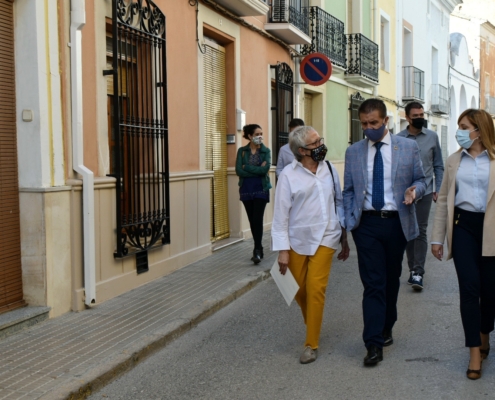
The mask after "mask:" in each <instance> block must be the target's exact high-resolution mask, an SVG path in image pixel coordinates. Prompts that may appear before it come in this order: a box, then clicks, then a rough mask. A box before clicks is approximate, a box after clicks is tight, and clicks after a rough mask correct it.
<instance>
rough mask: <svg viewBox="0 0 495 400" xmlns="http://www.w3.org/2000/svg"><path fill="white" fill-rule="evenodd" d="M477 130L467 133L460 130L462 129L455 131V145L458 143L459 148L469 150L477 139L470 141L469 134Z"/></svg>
mask: <svg viewBox="0 0 495 400" xmlns="http://www.w3.org/2000/svg"><path fill="white" fill-rule="evenodd" d="M477 130H478V128H476V129H473V130H472V131H467V130H462V129H457V132H456V133H455V140H457V143H459V146H461V147H462V148H464V149H466V150H467V149H469V148H470V147H471V146H472V145H473V143H474V141H475V140H476V139H478V138H475V139H471V138H470V137H469V134H470V133H471V132H474V131H477Z"/></svg>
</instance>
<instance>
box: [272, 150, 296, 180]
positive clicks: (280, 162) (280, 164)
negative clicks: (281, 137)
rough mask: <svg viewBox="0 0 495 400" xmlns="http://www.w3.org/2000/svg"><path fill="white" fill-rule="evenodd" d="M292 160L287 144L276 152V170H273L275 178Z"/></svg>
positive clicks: (292, 154)
mask: <svg viewBox="0 0 495 400" xmlns="http://www.w3.org/2000/svg"><path fill="white" fill-rule="evenodd" d="M292 160H294V153H292V151H291V149H290V147H289V143H287V144H284V145H283V146H282V147H281V148H280V150H279V151H278V159H277V168H276V169H275V174H276V175H277V178H278V177H279V175H280V173H281V172H282V170H283V169H284V168H285V167H286V166H287V165H289V164H292Z"/></svg>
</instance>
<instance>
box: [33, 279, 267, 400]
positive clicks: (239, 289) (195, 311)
mask: <svg viewBox="0 0 495 400" xmlns="http://www.w3.org/2000/svg"><path fill="white" fill-rule="evenodd" d="M270 277H271V276H270V271H269V270H266V271H261V272H258V273H256V275H254V276H249V277H247V278H244V279H241V280H239V281H237V282H235V283H234V285H233V286H232V287H231V288H229V289H227V290H223V291H221V292H218V293H216V294H215V295H214V296H210V297H208V298H207V299H205V300H204V301H202V302H201V303H199V304H197V305H195V306H193V307H192V308H191V309H189V310H187V311H186V312H184V314H182V315H181V316H180V317H178V318H176V319H174V320H172V321H170V322H169V323H167V324H166V325H165V326H163V327H161V328H159V329H156V330H155V331H153V332H152V333H149V334H147V335H145V336H143V337H142V338H141V340H140V341H139V343H133V344H132V345H130V346H128V347H126V348H124V349H122V350H121V351H120V353H119V354H117V355H116V356H115V357H112V358H109V359H108V360H107V362H106V363H105V364H103V365H98V366H96V367H95V368H94V369H92V370H91V371H89V372H87V373H86V374H84V375H82V376H81V377H80V378H79V379H76V378H73V379H72V380H71V381H70V382H69V383H66V384H63V385H61V386H59V387H57V388H56V389H55V390H53V391H51V392H50V393H46V394H45V395H44V396H42V397H40V399H41V400H55V399H60V400H65V399H67V400H79V399H85V398H87V397H88V396H90V395H91V394H93V393H95V392H97V391H98V390H100V389H102V388H103V387H104V386H106V385H107V384H108V383H110V382H111V381H113V380H114V379H117V378H118V377H119V376H121V375H123V374H124V373H126V372H128V371H130V370H131V369H132V368H134V367H135V366H136V365H137V364H139V363H140V362H141V361H143V360H145V359H146V358H147V357H148V356H150V355H152V354H154V353H155V352H157V351H159V350H161V349H163V348H164V347H165V346H167V345H168V344H170V343H171V342H173V341H174V340H175V339H177V338H179V337H180V336H182V335H183V334H185V333H186V332H188V331H189V330H191V329H192V328H194V327H195V326H196V325H198V324H199V323H200V322H201V321H203V320H205V319H206V318H208V317H210V316H211V315H213V314H215V313H216V312H217V311H219V310H221V309H222V308H224V307H225V306H227V305H228V304H230V303H232V302H233V301H234V300H236V299H238V298H239V297H241V296H242V295H243V294H245V293H246V292H248V291H249V290H251V289H252V288H254V287H255V286H256V285H257V284H258V283H260V282H263V281H265V280H267V279H268V278H270Z"/></svg>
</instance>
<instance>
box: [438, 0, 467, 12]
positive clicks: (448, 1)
mask: <svg viewBox="0 0 495 400" xmlns="http://www.w3.org/2000/svg"><path fill="white" fill-rule="evenodd" d="M439 2H440V4H442V5H443V6H444V7H445V8H446V9H447V10H448V11H449V14H450V13H452V11H454V8H455V7H456V6H458V5H459V4H462V0H439Z"/></svg>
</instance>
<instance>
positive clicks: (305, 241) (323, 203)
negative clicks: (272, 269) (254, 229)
mask: <svg viewBox="0 0 495 400" xmlns="http://www.w3.org/2000/svg"><path fill="white" fill-rule="evenodd" d="M332 171H333V176H334V178H335V188H336V194H335V198H336V205H337V213H338V215H337V214H336V213H335V204H334V183H333V181H332V175H331V174H330V170H329V169H328V166H327V164H326V162H325V161H320V163H319V164H318V168H317V170H316V174H313V173H312V172H311V171H309V170H307V169H306V168H304V167H303V166H302V164H301V163H300V162H298V161H297V160H294V161H292V164H290V166H287V167H286V168H284V170H283V171H282V173H281V174H280V176H279V179H278V183H277V188H276V191H275V205H274V216H273V223H272V250H273V251H280V250H289V249H292V250H294V251H295V252H296V253H298V254H301V255H309V256H311V255H314V254H315V253H316V250H317V249H318V247H319V246H325V247H329V248H332V249H337V248H338V245H339V242H340V236H341V234H342V228H341V227H345V220H344V204H343V200H342V190H341V187H340V179H339V175H338V173H337V170H336V169H335V167H334V166H333V165H332Z"/></svg>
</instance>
